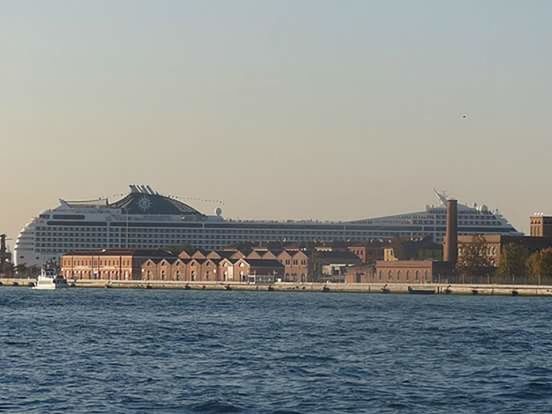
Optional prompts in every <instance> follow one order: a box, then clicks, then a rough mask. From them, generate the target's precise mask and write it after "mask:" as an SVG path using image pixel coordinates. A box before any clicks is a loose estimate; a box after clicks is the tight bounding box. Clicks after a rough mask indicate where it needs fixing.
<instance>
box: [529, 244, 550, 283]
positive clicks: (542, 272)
mask: <svg viewBox="0 0 552 414" xmlns="http://www.w3.org/2000/svg"><path fill="white" fill-rule="evenodd" d="M527 267H528V270H529V274H530V275H531V276H532V279H533V282H536V283H538V284H541V283H544V284H550V283H552V248H547V249H544V250H541V251H538V252H535V253H533V254H532V255H531V256H530V257H529V259H528V260H527Z"/></svg>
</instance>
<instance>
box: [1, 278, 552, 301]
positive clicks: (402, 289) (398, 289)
mask: <svg viewBox="0 0 552 414" xmlns="http://www.w3.org/2000/svg"><path fill="white" fill-rule="evenodd" d="M34 282H35V280H33V279H13V278H11V279H6V278H4V279H0V284H1V285H0V286H32V285H33V284H34ZM68 283H69V285H70V286H72V287H77V288H113V289H189V290H228V291H232V290H235V291H274V292H327V293H331V292H347V293H375V294H389V293H393V294H424V295H432V294H433V295H482V296H493V295H494V296H550V297H552V286H537V285H487V284H448V283H427V284H411V285H409V284H407V283H273V284H270V285H264V284H258V285H257V284H246V283H227V282H185V281H160V280H149V281H143V280H69V281H68Z"/></svg>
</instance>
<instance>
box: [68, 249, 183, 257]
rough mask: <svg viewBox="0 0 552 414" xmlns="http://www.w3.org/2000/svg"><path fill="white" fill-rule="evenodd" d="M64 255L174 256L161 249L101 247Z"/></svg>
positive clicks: (74, 251)
mask: <svg viewBox="0 0 552 414" xmlns="http://www.w3.org/2000/svg"><path fill="white" fill-rule="evenodd" d="M64 256H139V257H147V258H152V257H176V256H175V255H174V254H172V253H171V252H168V251H166V250H161V249H102V250H71V251H68V252H67V253H65V254H64Z"/></svg>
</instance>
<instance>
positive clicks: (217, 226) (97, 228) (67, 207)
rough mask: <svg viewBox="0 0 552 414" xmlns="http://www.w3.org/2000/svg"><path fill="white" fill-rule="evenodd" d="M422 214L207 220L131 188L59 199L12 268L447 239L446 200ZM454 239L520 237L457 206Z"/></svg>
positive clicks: (24, 237)
mask: <svg viewBox="0 0 552 414" xmlns="http://www.w3.org/2000/svg"><path fill="white" fill-rule="evenodd" d="M437 195H438V197H439V205H437V206H427V207H426V209H425V210H424V211H420V212H415V213H408V214H399V215H394V216H388V217H380V218H373V219H366V220H357V221H313V220H305V221H292V220H286V221H275V220H232V219H225V218H224V217H223V216H222V214H221V213H222V212H221V211H220V209H217V214H215V215H205V214H203V213H201V212H200V211H198V210H196V209H194V208H192V207H190V206H189V205H187V204H186V203H183V202H182V201H180V200H177V199H176V198H175V197H170V196H164V195H161V194H159V193H157V192H156V191H154V190H153V189H151V187H149V186H143V185H132V186H130V193H129V194H128V195H126V196H124V197H123V198H121V199H119V200H117V201H115V202H113V203H110V202H109V200H108V199H98V200H92V201H65V200H60V203H59V206H58V207H56V208H54V209H51V210H46V211H43V212H41V213H40V214H39V215H38V216H37V217H35V218H33V219H32V221H31V222H30V223H29V224H27V225H26V226H25V227H24V228H23V230H22V231H21V233H20V234H19V237H18V238H17V241H16V244H15V248H14V262H15V264H16V265H17V264H23V263H24V264H26V265H27V266H31V265H37V266H42V265H43V264H44V263H46V262H48V261H51V260H57V259H59V257H60V256H61V255H63V254H64V253H65V252H67V251H70V250H97V249H108V248H164V247H169V246H179V245H186V246H193V247H196V248H204V249H217V248H221V247H224V246H228V245H231V244H236V243H239V242H246V241H247V242H265V241H283V242H298V243H301V242H332V241H350V242H364V241H370V240H381V239H392V238H395V237H403V238H408V239H422V238H425V237H428V236H429V237H431V238H432V239H433V240H434V241H436V242H441V241H442V240H443V237H444V234H445V226H446V223H445V222H446V208H445V205H444V202H445V201H446V196H445V195H443V194H441V193H437ZM458 225H459V233H460V234H482V233H487V234H489V233H491V234H509V235H520V233H518V232H517V230H516V229H515V228H514V227H513V226H512V225H511V224H510V223H508V221H507V220H506V219H505V218H504V217H503V216H502V215H500V214H499V213H498V212H497V211H495V212H492V211H490V210H489V209H488V208H487V207H486V206H480V207H479V206H473V207H470V206H467V205H464V204H459V206H458Z"/></svg>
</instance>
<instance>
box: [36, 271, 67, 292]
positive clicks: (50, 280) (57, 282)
mask: <svg viewBox="0 0 552 414" xmlns="http://www.w3.org/2000/svg"><path fill="white" fill-rule="evenodd" d="M66 287H69V285H68V284H67V281H66V280H65V279H64V278H63V277H61V276H59V275H58V274H57V273H56V272H55V271H53V270H50V269H48V270H46V269H42V271H41V272H40V275H39V276H38V278H37V280H36V285H35V286H33V289H40V290H53V289H62V288H66Z"/></svg>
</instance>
